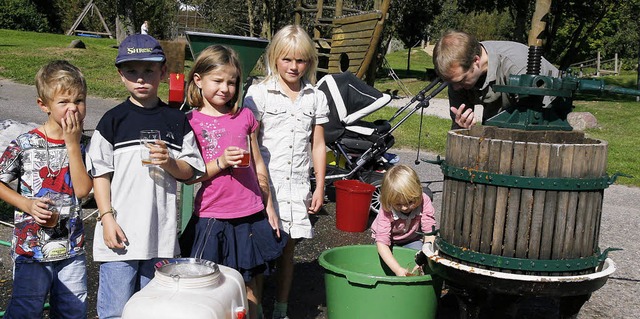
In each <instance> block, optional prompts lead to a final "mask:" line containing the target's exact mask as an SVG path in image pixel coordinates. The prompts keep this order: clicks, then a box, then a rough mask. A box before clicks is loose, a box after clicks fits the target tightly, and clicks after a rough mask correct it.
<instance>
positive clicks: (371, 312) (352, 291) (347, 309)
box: [319, 245, 442, 319]
mask: <svg viewBox="0 0 640 319" xmlns="http://www.w3.org/2000/svg"><path fill="white" fill-rule="evenodd" d="M415 254H416V251H415V250H412V249H407V248H401V247H394V248H393V255H394V256H395V257H396V259H397V260H398V262H399V263H400V265H403V266H405V265H406V266H412V267H413V266H415V262H414V256H415ZM319 262H320V265H321V266H322V267H323V268H324V269H325V275H324V281H325V287H326V294H327V312H328V317H329V319H353V318H420V319H427V318H435V316H436V310H437V306H438V299H439V298H440V290H441V288H442V279H440V278H439V277H437V276H434V275H431V274H427V275H424V276H413V277H397V276H395V275H394V274H393V272H392V271H391V270H390V269H389V268H388V267H387V266H386V265H385V264H384V261H382V259H381V258H380V257H379V255H378V251H377V249H376V246H374V245H355V246H343V247H337V248H332V249H329V250H326V251H324V252H323V253H322V254H321V255H320V258H319ZM425 268H426V269H427V270H429V267H425Z"/></svg>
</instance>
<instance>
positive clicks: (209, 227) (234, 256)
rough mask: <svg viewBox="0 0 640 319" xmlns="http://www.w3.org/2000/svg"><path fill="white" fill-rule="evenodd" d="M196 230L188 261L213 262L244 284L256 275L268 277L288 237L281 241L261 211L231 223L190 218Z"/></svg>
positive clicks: (282, 238) (191, 224) (285, 236)
mask: <svg viewBox="0 0 640 319" xmlns="http://www.w3.org/2000/svg"><path fill="white" fill-rule="evenodd" d="M189 224H190V225H188V226H187V227H190V226H191V227H195V240H194V242H193V247H192V249H191V257H194V258H202V259H206V260H210V261H213V262H215V263H218V264H220V265H225V266H227V267H231V268H234V269H236V270H238V271H239V272H240V273H241V274H242V277H243V278H244V280H245V282H249V281H251V279H253V277H254V276H256V275H258V274H261V273H263V274H266V275H268V274H271V273H272V272H273V270H274V269H273V264H274V262H275V260H276V259H277V258H278V257H280V255H282V250H283V249H284V246H285V245H286V244H287V240H288V237H287V235H286V234H285V233H284V232H282V231H281V232H280V238H277V237H276V234H275V231H274V230H273V228H271V225H270V224H269V219H267V217H266V213H265V212H264V211H261V212H258V213H256V214H253V215H250V216H247V217H242V218H234V219H217V218H199V217H196V218H192V221H191V222H190V223H189Z"/></svg>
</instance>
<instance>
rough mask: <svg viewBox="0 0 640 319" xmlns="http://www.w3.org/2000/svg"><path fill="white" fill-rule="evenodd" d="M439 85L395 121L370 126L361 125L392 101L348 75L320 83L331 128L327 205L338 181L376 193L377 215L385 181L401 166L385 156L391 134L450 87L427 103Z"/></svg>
mask: <svg viewBox="0 0 640 319" xmlns="http://www.w3.org/2000/svg"><path fill="white" fill-rule="evenodd" d="M439 83H441V81H440V80H439V79H438V80H437V81H433V82H431V84H430V85H429V86H428V87H427V88H425V89H424V90H422V91H421V92H420V93H419V94H418V95H417V96H416V97H414V98H413V99H412V100H411V102H409V103H408V104H407V105H405V106H404V107H401V108H400V109H398V111H397V112H396V113H395V114H394V116H393V117H392V118H391V119H389V120H376V121H374V122H373V123H371V122H366V121H362V120H361V119H362V118H363V117H365V116H367V115H369V114H372V113H373V112H375V111H377V110H379V109H380V108H382V107H383V106H385V105H387V104H388V103H389V102H390V101H391V96H390V95H388V94H385V93H382V92H380V91H378V90H376V89H375V88H373V87H371V86H369V85H368V84H367V83H365V82H364V81H362V80H360V79H359V78H357V77H356V76H355V75H354V74H352V73H350V72H344V73H340V74H328V75H325V76H324V77H323V78H322V79H321V80H320V81H318V89H319V90H321V91H323V92H324V93H325V95H326V96H327V102H328V105H329V123H327V124H325V127H324V131H325V133H324V134H325V143H326V145H327V147H328V148H329V152H328V154H327V174H326V177H325V180H326V186H327V196H328V198H329V200H332V201H333V200H335V197H333V196H334V195H335V189H334V188H333V185H332V182H333V181H334V180H338V179H358V180H360V181H363V182H365V183H369V184H371V185H373V186H375V187H376V190H375V192H374V194H373V199H372V201H371V211H373V212H374V213H378V211H379V210H380V200H379V199H380V186H381V184H382V177H383V175H384V172H385V171H386V170H387V169H388V168H389V167H390V166H391V165H393V164H395V163H396V162H397V160H398V158H397V157H396V156H394V155H393V154H389V153H387V151H388V150H389V149H390V148H391V147H392V146H393V144H394V143H395V139H394V137H393V135H391V133H393V131H394V130H395V129H396V128H397V127H398V126H400V125H401V124H402V123H403V122H404V121H405V120H406V119H407V118H408V117H409V116H410V115H412V114H413V113H414V112H415V111H417V110H418V108H419V107H420V106H422V107H426V106H428V99H430V98H431V97H432V96H435V95H436V94H438V93H439V92H440V91H441V90H442V89H444V87H446V85H445V84H441V85H440V86H439V87H438V88H437V89H436V90H435V91H434V93H432V94H431V95H429V96H428V97H427V98H425V96H424V94H425V92H427V91H428V90H431V89H432V88H433V87H435V85H437V84H439ZM416 101H420V102H421V103H420V104H419V105H418V106H416V108H415V109H414V110H413V111H412V112H410V113H408V114H406V115H405V116H404V117H403V118H402V119H400V120H399V121H398V123H396V124H395V125H394V126H393V127H392V126H391V124H390V123H391V121H393V120H394V119H395V118H397V117H398V116H399V115H400V114H401V113H402V112H404V110H406V109H407V108H408V107H409V106H410V105H411V104H413V103H414V102H416ZM425 105H426V106H425Z"/></svg>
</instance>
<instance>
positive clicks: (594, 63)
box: [570, 51, 620, 77]
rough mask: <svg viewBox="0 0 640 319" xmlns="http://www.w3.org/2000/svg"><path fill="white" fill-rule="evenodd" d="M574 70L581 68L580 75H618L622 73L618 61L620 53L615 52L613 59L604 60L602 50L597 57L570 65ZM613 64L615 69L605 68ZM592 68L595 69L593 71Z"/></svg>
mask: <svg viewBox="0 0 640 319" xmlns="http://www.w3.org/2000/svg"><path fill="white" fill-rule="evenodd" d="M570 66H571V67H572V68H573V69H574V70H575V69H576V68H577V69H578V70H579V73H578V76H580V77H583V76H601V75H608V74H613V75H618V74H620V63H619V61H618V53H616V54H615V56H614V58H613V59H608V60H603V59H602V57H601V56H600V51H598V55H597V57H596V58H595V59H590V60H586V61H582V62H577V63H574V64H571V65H570ZM611 66H613V70H611V69H605V67H611ZM591 69H594V71H593V72H589V71H591Z"/></svg>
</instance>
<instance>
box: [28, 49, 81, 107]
mask: <svg viewBox="0 0 640 319" xmlns="http://www.w3.org/2000/svg"><path fill="white" fill-rule="evenodd" d="M35 80H36V91H37V92H38V98H40V99H41V100H42V102H43V103H44V104H47V103H49V102H51V100H52V99H53V97H54V96H55V95H56V94H58V93H71V94H79V95H85V96H86V95H87V82H86V81H85V79H84V75H82V72H80V69H78V68H77V67H76V66H74V65H73V64H71V63H69V62H68V61H65V60H55V61H51V62H49V63H47V64H46V65H44V66H42V67H41V68H40V70H38V73H36V78H35Z"/></svg>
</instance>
